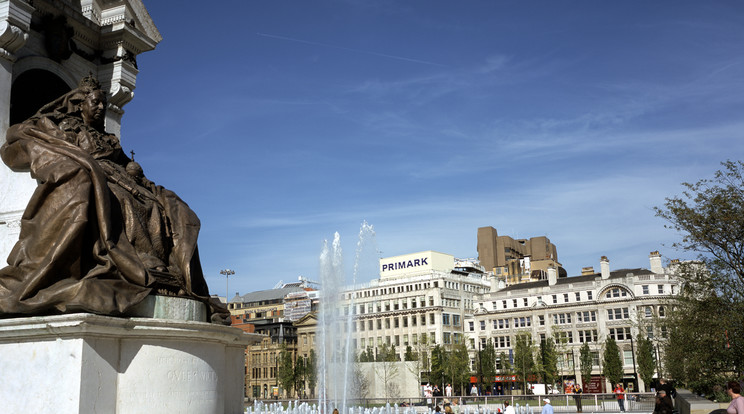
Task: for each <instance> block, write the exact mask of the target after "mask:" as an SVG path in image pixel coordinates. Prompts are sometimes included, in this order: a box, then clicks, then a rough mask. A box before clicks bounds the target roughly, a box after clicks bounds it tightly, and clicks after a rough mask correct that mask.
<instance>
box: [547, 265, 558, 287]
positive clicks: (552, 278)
mask: <svg viewBox="0 0 744 414" xmlns="http://www.w3.org/2000/svg"><path fill="white" fill-rule="evenodd" d="M557 281H558V278H557V277H556V273H555V267H553V266H550V267H548V286H553V285H555V283H556V282H557Z"/></svg>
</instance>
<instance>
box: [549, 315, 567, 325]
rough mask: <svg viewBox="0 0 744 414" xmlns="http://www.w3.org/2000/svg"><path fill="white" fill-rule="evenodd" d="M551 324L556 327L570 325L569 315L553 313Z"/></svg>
mask: <svg viewBox="0 0 744 414" xmlns="http://www.w3.org/2000/svg"><path fill="white" fill-rule="evenodd" d="M553 323H554V324H556V325H565V324H568V323H571V314H570V313H554V314H553Z"/></svg>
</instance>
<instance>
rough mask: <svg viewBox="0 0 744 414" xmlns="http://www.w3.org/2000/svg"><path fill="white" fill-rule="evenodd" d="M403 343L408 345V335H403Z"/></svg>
mask: <svg viewBox="0 0 744 414" xmlns="http://www.w3.org/2000/svg"><path fill="white" fill-rule="evenodd" d="M403 345H406V346H408V335H403Z"/></svg>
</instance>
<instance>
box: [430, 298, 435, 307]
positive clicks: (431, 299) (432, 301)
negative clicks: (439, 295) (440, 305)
mask: <svg viewBox="0 0 744 414" xmlns="http://www.w3.org/2000/svg"><path fill="white" fill-rule="evenodd" d="M429 306H434V296H429Z"/></svg>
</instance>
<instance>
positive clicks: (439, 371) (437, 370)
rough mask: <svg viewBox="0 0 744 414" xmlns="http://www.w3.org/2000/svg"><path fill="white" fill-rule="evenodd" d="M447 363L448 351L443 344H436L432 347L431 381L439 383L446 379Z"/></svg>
mask: <svg viewBox="0 0 744 414" xmlns="http://www.w3.org/2000/svg"><path fill="white" fill-rule="evenodd" d="M446 364H447V352H446V351H445V350H444V348H443V347H442V346H441V345H439V344H436V345H434V348H432V349H431V372H430V374H429V378H430V382H431V383H433V384H438V383H439V382H440V381H441V382H444V381H445V378H444V375H445V370H446V368H447V365H446Z"/></svg>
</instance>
